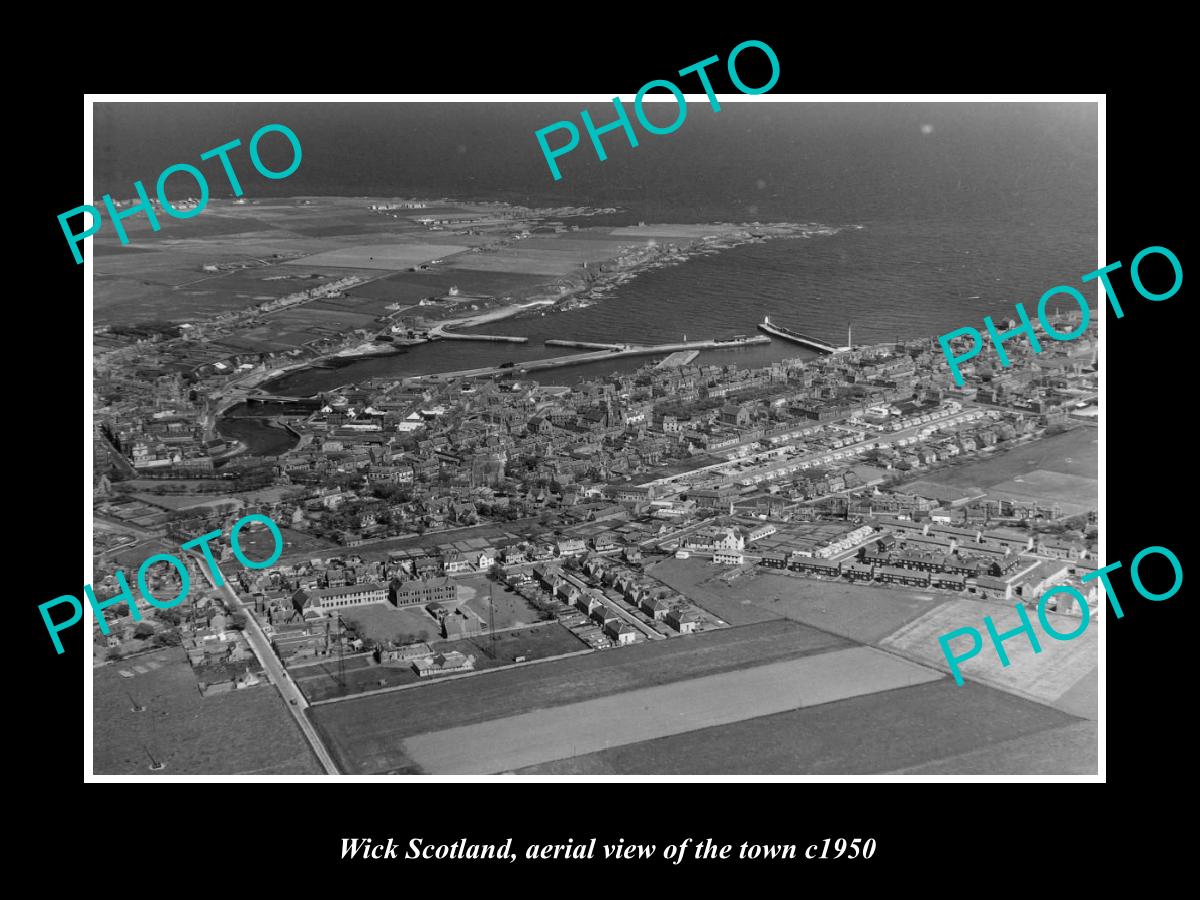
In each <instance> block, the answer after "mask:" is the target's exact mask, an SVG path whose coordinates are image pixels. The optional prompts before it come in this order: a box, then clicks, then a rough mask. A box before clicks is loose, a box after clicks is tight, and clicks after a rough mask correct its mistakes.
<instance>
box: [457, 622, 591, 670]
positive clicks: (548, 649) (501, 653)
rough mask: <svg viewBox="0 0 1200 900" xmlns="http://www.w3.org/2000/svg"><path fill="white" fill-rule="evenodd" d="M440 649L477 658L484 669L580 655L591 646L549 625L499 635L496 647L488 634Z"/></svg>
mask: <svg viewBox="0 0 1200 900" xmlns="http://www.w3.org/2000/svg"><path fill="white" fill-rule="evenodd" d="M493 646H494V648H495V649H494V652H495V656H494V657H493V655H492V653H493ZM438 649H439V650H442V649H449V650H457V651H458V652H459V653H470V654H474V655H475V667H476V668H477V669H483V668H487V667H489V666H501V665H506V664H508V663H512V662H516V659H517V657H518V656H524V657H525V659H526V660H534V659H545V658H546V657H548V656H559V655H561V654H563V653H576V652H578V651H580V650H586V649H588V645H587V644H585V643H584V642H583V641H581V640H580V639H579V638H577V637H575V635H573V634H572V633H571V632H570V631H568V630H567V629H566V628H564V627H563V626H562V625H559V624H557V623H555V622H548V623H546V624H545V625H537V626H534V627H532V628H518V629H516V630H514V631H501V632H498V633H497V634H496V643H495V645H493V644H492V642H491V641H490V640H489V639H488V636H487V635H486V634H477V635H475V636H474V637H472V638H468V639H466V640H461V641H453V642H448V643H444V644H439V645H438Z"/></svg>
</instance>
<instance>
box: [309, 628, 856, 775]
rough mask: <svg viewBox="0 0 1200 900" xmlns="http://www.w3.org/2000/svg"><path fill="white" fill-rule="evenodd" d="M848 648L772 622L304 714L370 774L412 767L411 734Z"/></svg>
mask: <svg viewBox="0 0 1200 900" xmlns="http://www.w3.org/2000/svg"><path fill="white" fill-rule="evenodd" d="M846 646H849V642H848V641H845V640H844V639H842V638H838V637H836V636H834V635H830V634H826V633H824V632H820V631H816V630H814V629H811V628H806V627H804V626H803V625H797V624H795V623H792V622H786V621H776V622H769V623H762V624H759V625H752V626H747V627H745V628H729V629H720V630H717V631H710V632H706V633H704V634H700V635H695V636H689V637H683V638H678V639H672V640H667V641H653V642H646V643H641V644H633V645H631V646H628V647H620V648H612V649H609V650H601V651H598V652H596V653H588V654H584V655H582V656H576V657H571V658H568V659H563V660H556V661H553V662H547V663H542V664H538V665H532V666H526V667H522V668H516V669H504V670H500V671H496V672H489V673H487V674H483V675H476V676H472V677H469V678H461V679H457V680H455V681H445V682H441V683H438V684H429V685H422V686H421V687H419V688H414V689H410V690H405V691H398V692H395V693H388V694H379V695H376V696H374V697H364V698H361V699H357V700H347V701H343V702H338V703H329V704H321V705H320V706H315V707H312V708H311V709H309V710H308V713H309V715H310V717H311V718H312V720H313V722H314V724H315V725H316V726H317V727H318V729H319V730H320V731H321V733H322V734H323V735H324V737H325V738H326V746H328V747H329V749H330V752H331V753H333V754H334V756H335V757H336V758H337V759H338V761H339V765H340V766H341V768H342V771H344V772H346V773H348V774H356V775H357V774H370V773H376V772H386V771H390V770H392V769H402V768H407V767H411V766H412V765H413V762H412V760H411V759H410V758H409V757H408V755H407V753H406V752H405V750H404V739H405V738H406V737H408V736H410V735H414V734H420V733H423V732H430V731H439V730H443V729H446V728H453V727H456V726H461V725H468V724H472V723H476V722H483V721H487V720H489V719H497V718H503V717H505V716H512V715H517V714H520V713H524V712H529V711H531V710H535V709H541V708H546V707H552V706H559V705H563V704H568V703H575V702H579V701H583V700H587V699H590V698H594V697H603V696H607V695H610V694H615V693H619V692H621V691H628V690H634V689H636V688H642V687H649V686H652V685H658V684H670V683H672V682H676V681H681V680H684V679H688V678H696V677H699V676H703V675H710V674H714V673H718V672H727V671H732V670H735V669H740V668H745V667H746V666H750V665H759V664H764V663H768V662H774V661H779V660H786V659H796V658H799V657H802V656H805V655H808V654H811V653H815V652H820V651H823V650H827V649H834V648H839V647H846Z"/></svg>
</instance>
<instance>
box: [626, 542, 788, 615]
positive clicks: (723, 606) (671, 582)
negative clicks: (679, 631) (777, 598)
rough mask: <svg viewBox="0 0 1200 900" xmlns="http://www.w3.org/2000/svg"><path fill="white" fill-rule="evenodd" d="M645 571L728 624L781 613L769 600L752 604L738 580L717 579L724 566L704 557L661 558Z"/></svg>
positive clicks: (723, 570) (752, 601) (724, 569)
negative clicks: (743, 592) (744, 594)
mask: <svg viewBox="0 0 1200 900" xmlns="http://www.w3.org/2000/svg"><path fill="white" fill-rule="evenodd" d="M648 571H649V574H651V575H653V576H654V577H655V578H657V579H658V580H659V581H661V582H663V583H664V584H666V585H668V586H669V587H672V588H674V589H675V590H677V591H679V593H681V594H683V595H684V596H685V597H687V598H688V599H690V600H692V601H693V602H695V603H697V604H699V605H700V606H703V607H704V608H705V609H706V610H708V611H709V612H710V613H712V614H713V615H715V616H717V617H719V618H721V619H723V620H724V621H726V622H728V623H729V624H730V625H749V624H750V623H752V622H765V621H768V620H770V619H778V618H782V617H783V612H782V611H780V610H774V609H772V608H771V607H770V604H756V603H755V602H754V600H753V599H752V598H750V597H746V596H743V595H742V592H741V581H740V579H739V581H737V582H734V584H733V585H732V586H731V585H730V584H729V583H727V582H725V581H722V580H721V577H720V576H721V575H722V574H723V573H724V572H725V571H726V567H725V566H715V565H713V564H712V563H711V562H709V561H708V560H705V559H696V558H692V559H674V558H669V559H665V560H663V561H662V562H660V563H658V564H657V565H655V566H653V567H651V568H650V569H649V570H648Z"/></svg>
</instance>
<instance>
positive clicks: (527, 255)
mask: <svg viewBox="0 0 1200 900" xmlns="http://www.w3.org/2000/svg"><path fill="white" fill-rule="evenodd" d="M446 264H447V266H449V268H451V269H453V270H455V271H460V270H462V271H476V272H522V273H526V274H534V275H549V276H555V275H566V274H567V273H568V272H573V271H576V270H579V269H581V262H577V261H575V260H574V259H572V258H571V257H569V256H567V255H566V254H563V253H555V252H553V251H551V250H530V251H528V252H519V251H503V252H499V253H465V254H463V255H461V256H456V257H454V259H450V260H447V261H446ZM547 280H550V279H547Z"/></svg>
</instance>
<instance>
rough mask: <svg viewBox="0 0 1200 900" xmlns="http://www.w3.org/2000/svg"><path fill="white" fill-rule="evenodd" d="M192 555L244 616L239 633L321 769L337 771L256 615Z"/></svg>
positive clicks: (302, 701)
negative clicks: (243, 629) (242, 629)
mask: <svg viewBox="0 0 1200 900" xmlns="http://www.w3.org/2000/svg"><path fill="white" fill-rule="evenodd" d="M191 555H192V557H193V558H194V559H195V561H196V564H197V566H198V567H199V568H200V571H201V572H203V573H204V577H205V578H207V579H208V582H209V584H211V585H212V586H213V588H214V589H216V590H221V591H223V592H224V594H225V597H226V599H227V600H228V601H229V605H230V608H231V609H235V610H238V611H239V612H241V613H242V614H243V615H244V616H245V617H246V630H245V631H244V632H243V634H245V635H246V639H247V640H248V641H249V642H250V647H251V648H252V649H253V650H254V655H255V656H257V657H258V661H259V663H260V664H261V665H262V667H263V670H264V671H265V672H266V673H267V675H268V676H269V677H270V679H271V683H272V684H274V685H275V687H277V688H278V689H279V693H280V694H282V695H283V699H284V705H285V706H287V708H288V711H289V712H290V713H291V714H292V718H293V719H295V720H296V724H297V725H298V726H300V731H301V733H303V735H304V737H305V738H306V739H307V740H308V745H309V746H310V747H312V751H313V754H314V755H315V756H316V757H317V759H318V760H319V761H320V763H321V766H322V767H323V768H324V769H325V774H327V775H340V774H341V773H340V772H339V771H338V767H337V765H336V764H335V763H334V761H333V757H332V756H330V755H329V751H328V750H326V749H325V744H324V743H322V741H321V736H320V735H319V734H317V731H316V729H315V728H313V726H312V723H311V722H310V721H308V716H306V715H305V714H304V710H306V709H307V708H308V700H307V698H305V696H304V693H303V692H302V691H301V690H300V688H298V687H297V686H296V682H294V681H293V680H292V677H291V676H290V675H289V674H288V673H287V670H286V669H285V668H284V667H283V664H282V663H281V662H280V661H279V657H277V656H276V655H275V651H274V650H272V649H271V642H270V640H268V639H267V635H266V632H264V631H263V630H262V626H261V625H259V624H258V619H256V618H255V616H254V613H253V612H251V611H250V610H249V609H247V608H246V605H245V604H244V603H242V598H241V597H239V596H238V594H237V591H235V590H233V588H231V587H230V586H229V579H228V578H227V577H224V573H222V577H223V579H224V584H222V585H221V587H220V588H217V586H216V583H215V582H214V581H213V577H212V573H211V572H209V571H208V564H207V563H206V562H205V561H204V558H203V557H202V556H201V555H200V554H199V553H196V552H194V551H193V552H192V553H191Z"/></svg>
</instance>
